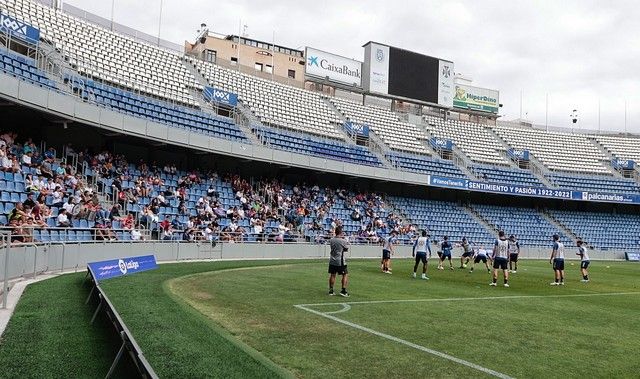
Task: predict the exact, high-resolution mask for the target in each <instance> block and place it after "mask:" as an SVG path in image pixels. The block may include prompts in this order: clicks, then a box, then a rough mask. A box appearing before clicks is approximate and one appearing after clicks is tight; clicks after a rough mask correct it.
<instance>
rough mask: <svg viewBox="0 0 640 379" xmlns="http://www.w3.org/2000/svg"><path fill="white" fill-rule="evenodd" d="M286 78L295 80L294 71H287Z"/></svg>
mask: <svg viewBox="0 0 640 379" xmlns="http://www.w3.org/2000/svg"><path fill="white" fill-rule="evenodd" d="M287 76H288V77H289V78H291V79H295V78H296V70H289V72H288V74H287Z"/></svg>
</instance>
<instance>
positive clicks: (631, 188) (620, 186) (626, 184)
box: [547, 174, 640, 193]
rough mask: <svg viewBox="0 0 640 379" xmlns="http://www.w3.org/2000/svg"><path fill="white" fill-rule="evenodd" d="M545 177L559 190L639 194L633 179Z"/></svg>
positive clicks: (584, 176)
mask: <svg viewBox="0 0 640 379" xmlns="http://www.w3.org/2000/svg"><path fill="white" fill-rule="evenodd" d="M547 177H548V178H549V179H550V180H551V181H553V182H554V183H555V184H556V185H557V186H558V187H560V188H567V189H575V190H579V191H598V192H623V193H632V192H635V193H637V192H640V184H639V183H638V182H635V181H634V180H633V179H621V178H614V177H602V176H595V175H591V176H586V175H575V174H574V175H570V174H552V175H548V176H547Z"/></svg>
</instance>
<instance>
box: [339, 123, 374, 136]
mask: <svg viewBox="0 0 640 379" xmlns="http://www.w3.org/2000/svg"><path fill="white" fill-rule="evenodd" d="M344 128H345V129H346V130H347V132H349V133H351V134H357V135H359V136H363V137H369V126H368V125H364V124H358V123H355V122H351V121H346V122H345V123H344Z"/></svg>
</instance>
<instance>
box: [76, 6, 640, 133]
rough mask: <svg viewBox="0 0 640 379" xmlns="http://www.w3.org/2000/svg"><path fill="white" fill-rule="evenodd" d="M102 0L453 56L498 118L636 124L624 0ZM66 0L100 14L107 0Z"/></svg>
mask: <svg viewBox="0 0 640 379" xmlns="http://www.w3.org/2000/svg"><path fill="white" fill-rule="evenodd" d="M113 1H114V3H113V5H114V12H113V14H114V20H115V22H118V23H121V24H124V25H127V26H129V27H133V28H135V29H137V30H141V31H143V32H145V33H148V34H151V35H154V36H156V35H157V34H158V23H159V19H160V4H161V2H162V24H161V31H160V37H161V38H162V39H165V40H169V41H171V42H176V43H178V44H183V43H184V41H185V40H188V41H191V42H193V41H194V39H195V36H196V31H197V29H199V26H200V24H201V23H203V22H204V23H206V24H207V25H208V27H209V29H210V30H211V31H213V32H218V33H221V34H238V29H239V25H240V22H241V23H242V25H247V29H246V32H247V34H248V35H249V37H250V38H254V39H257V40H263V41H271V39H272V35H273V34H274V33H275V41H276V44H278V45H284V46H289V47H291V48H299V49H302V50H303V49H304V47H305V46H309V47H314V48H318V49H321V50H325V51H328V52H332V53H335V54H339V55H343V56H346V57H349V58H354V59H357V60H363V56H364V49H363V48H362V45H363V44H364V43H366V42H367V41H376V42H380V43H384V44H388V45H391V46H396V47H400V48H404V49H408V50H412V51H416V52H419V53H423V54H427V55H431V56H436V57H439V58H443V59H447V60H451V61H453V62H454V64H455V71H456V73H461V74H463V75H464V76H466V77H469V78H471V79H473V83H472V85H475V86H480V87H486V88H492V89H497V90H499V91H500V102H501V103H502V104H503V105H504V106H503V108H502V109H501V112H500V113H501V115H502V116H503V117H502V119H503V120H515V119H518V118H520V117H521V116H522V118H524V119H527V120H530V121H532V122H534V123H537V124H541V125H545V124H546V123H548V124H549V125H550V126H558V127H572V124H571V117H570V115H571V114H572V111H573V110H574V109H576V110H577V114H578V123H577V124H576V125H574V127H575V128H576V130H582V129H591V130H598V129H599V128H600V129H602V130H615V131H625V127H626V131H628V132H632V133H640V70H638V68H640V49H639V48H637V47H636V45H637V43H638V41H640V23H638V22H637V20H638V19H640V7H638V6H637V5H636V3H635V2H634V1H626V0H610V1H602V0H599V1H596V0H579V1H573V0H562V1H555V0H537V1H533V0H531V1H519V0H502V1H496V0H475V1H456V0H449V1H446V0H442V1H430V0H418V1H414V0H408V1H402V2H400V1H381V0H367V1H362V0H360V1H354V0H342V1H340V0H323V1H306V0H296V1H294V0H273V1H257V0H254V1H250V0H233V1H211V0H208V1H204V0H153V1H148V0H145V1H141V0H113ZM65 3H69V4H72V5H74V6H76V7H79V8H82V9H85V10H87V11H90V12H92V13H95V14H98V15H100V16H102V17H105V18H110V17H111V6H112V2H111V1H90V2H89V1H82V0H66V1H65ZM546 104H548V106H547V105H546ZM625 104H626V113H625ZM547 110H548V112H547ZM625 114H626V117H625ZM625 119H626V122H625Z"/></svg>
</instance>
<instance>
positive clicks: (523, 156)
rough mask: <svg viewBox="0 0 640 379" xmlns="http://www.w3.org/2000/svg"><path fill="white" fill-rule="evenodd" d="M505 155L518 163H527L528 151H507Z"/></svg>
mask: <svg viewBox="0 0 640 379" xmlns="http://www.w3.org/2000/svg"><path fill="white" fill-rule="evenodd" d="M507 154H508V155H509V156H510V157H511V158H513V159H516V160H519V161H528V160H529V150H523V149H509V150H507Z"/></svg>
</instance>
